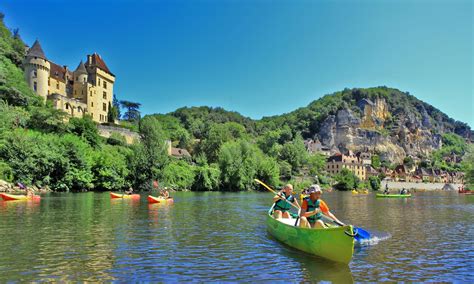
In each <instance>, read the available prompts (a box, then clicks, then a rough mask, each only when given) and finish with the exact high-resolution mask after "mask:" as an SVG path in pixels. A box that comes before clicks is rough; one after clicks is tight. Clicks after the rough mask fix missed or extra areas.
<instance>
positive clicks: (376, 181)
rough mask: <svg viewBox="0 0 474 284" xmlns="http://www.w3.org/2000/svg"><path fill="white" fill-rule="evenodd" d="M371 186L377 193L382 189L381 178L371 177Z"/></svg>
mask: <svg viewBox="0 0 474 284" xmlns="http://www.w3.org/2000/svg"><path fill="white" fill-rule="evenodd" d="M369 185H370V188H372V190H373V191H377V190H379V189H380V178H379V177H378V176H371V177H369Z"/></svg>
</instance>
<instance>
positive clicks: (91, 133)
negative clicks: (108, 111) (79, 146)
mask: <svg viewBox="0 0 474 284" xmlns="http://www.w3.org/2000/svg"><path fill="white" fill-rule="evenodd" d="M69 132H71V133H74V134H76V135H77V136H79V137H82V138H83V139H84V140H85V141H86V142H87V143H89V145H91V146H92V147H98V146H99V145H100V144H101V138H100V135H99V131H98V130H97V125H96V123H95V122H94V121H93V120H92V117H91V116H89V115H85V116H84V117H82V118H77V117H72V118H71V119H69Z"/></svg>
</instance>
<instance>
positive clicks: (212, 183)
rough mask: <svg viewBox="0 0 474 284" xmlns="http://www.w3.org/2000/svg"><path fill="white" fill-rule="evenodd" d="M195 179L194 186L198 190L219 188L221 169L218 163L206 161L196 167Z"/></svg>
mask: <svg viewBox="0 0 474 284" xmlns="http://www.w3.org/2000/svg"><path fill="white" fill-rule="evenodd" d="M194 171H195V179H194V183H193V186H192V189H193V190H196V191H213V190H218V189H219V186H220V184H221V183H220V175H221V171H220V169H219V167H218V166H217V164H211V165H208V164H207V163H204V164H202V165H200V166H197V167H195V168H194Z"/></svg>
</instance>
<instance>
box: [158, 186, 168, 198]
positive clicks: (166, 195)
mask: <svg viewBox="0 0 474 284" xmlns="http://www.w3.org/2000/svg"><path fill="white" fill-rule="evenodd" d="M160 196H161V197H163V198H164V199H168V198H170V193H169V192H168V190H166V188H165V189H164V190H163V191H161V192H160Z"/></svg>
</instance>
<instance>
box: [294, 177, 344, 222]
mask: <svg viewBox="0 0 474 284" xmlns="http://www.w3.org/2000/svg"><path fill="white" fill-rule="evenodd" d="M308 193H309V196H308V197H305V198H304V199H303V203H302V204H301V214H300V220H301V221H300V227H303V228H324V227H325V226H324V222H323V220H321V219H322V217H323V215H322V214H323V213H324V215H326V216H328V217H329V218H331V219H333V220H335V221H337V222H339V223H341V224H342V222H341V221H339V220H338V219H337V218H336V216H334V214H332V213H331V211H329V207H328V206H327V205H326V203H325V202H324V201H323V200H321V199H320V198H321V194H322V193H323V192H322V191H321V188H320V187H319V185H317V184H313V185H312V186H311V187H310V188H309V190H308Z"/></svg>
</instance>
